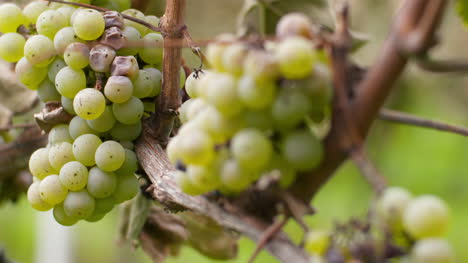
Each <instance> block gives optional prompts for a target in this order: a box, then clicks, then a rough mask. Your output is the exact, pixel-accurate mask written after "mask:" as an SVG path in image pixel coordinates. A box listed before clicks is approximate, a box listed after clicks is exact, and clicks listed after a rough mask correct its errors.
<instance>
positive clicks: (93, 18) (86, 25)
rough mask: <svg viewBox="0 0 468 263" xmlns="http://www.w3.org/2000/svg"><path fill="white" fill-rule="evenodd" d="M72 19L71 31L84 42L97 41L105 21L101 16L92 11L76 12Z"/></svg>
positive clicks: (102, 31)
mask: <svg viewBox="0 0 468 263" xmlns="http://www.w3.org/2000/svg"><path fill="white" fill-rule="evenodd" d="M77 12H78V13H77V14H76V15H74V17H73V20H72V21H73V24H72V26H73V29H74V30H75V33H76V35H77V36H78V37H79V38H81V39H84V40H95V39H98V38H99V37H100V36H101V35H102V33H104V28H105V21H104V17H103V16H102V14H101V13H100V12H98V11H96V10H93V9H83V10H78V11H77Z"/></svg>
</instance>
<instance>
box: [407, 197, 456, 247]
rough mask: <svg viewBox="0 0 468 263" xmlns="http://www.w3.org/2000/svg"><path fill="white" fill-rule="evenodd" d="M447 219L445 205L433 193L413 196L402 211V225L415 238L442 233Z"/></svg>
mask: <svg viewBox="0 0 468 263" xmlns="http://www.w3.org/2000/svg"><path fill="white" fill-rule="evenodd" d="M448 221H449V211H448V208H447V205H446V204H445V203H444V202H443V201H442V200H441V199H440V198H438V197H436V196H433V195H423V196H420V197H417V198H414V199H413V200H411V201H410V202H409V204H408V205H407V207H406V209H405V211H404V213H403V226H404V228H405V230H406V231H407V232H408V233H409V234H410V235H411V236H412V237H413V238H415V239H421V238H427V237H439V236H441V235H443V234H444V233H445V232H446V230H447V226H448Z"/></svg>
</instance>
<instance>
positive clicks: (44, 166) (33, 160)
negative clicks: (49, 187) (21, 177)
mask: <svg viewBox="0 0 468 263" xmlns="http://www.w3.org/2000/svg"><path fill="white" fill-rule="evenodd" d="M29 171H30V172H31V174H32V175H34V176H35V177H37V178H38V179H43V178H44V177H46V176H48V175H51V174H54V173H57V171H56V170H55V169H54V168H53V167H52V165H51V164H50V162H49V149H48V148H39V149H37V150H36V151H35V152H33V153H32V154H31V157H30V158H29Z"/></svg>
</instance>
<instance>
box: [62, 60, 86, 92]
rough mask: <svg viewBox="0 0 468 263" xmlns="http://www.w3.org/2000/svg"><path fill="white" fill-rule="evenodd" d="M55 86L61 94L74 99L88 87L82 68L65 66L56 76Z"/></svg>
mask: <svg viewBox="0 0 468 263" xmlns="http://www.w3.org/2000/svg"><path fill="white" fill-rule="evenodd" d="M55 87H56V88H57V91H58V92H59V93H60V95H62V96H64V97H67V98H69V99H73V98H74V97H75V95H76V94H77V93H78V92H79V91H80V90H82V89H84V88H86V76H85V74H84V72H83V71H82V70H81V69H78V70H76V69H72V68H71V67H64V68H62V69H61V70H60V71H59V72H58V73H57V76H56V77H55Z"/></svg>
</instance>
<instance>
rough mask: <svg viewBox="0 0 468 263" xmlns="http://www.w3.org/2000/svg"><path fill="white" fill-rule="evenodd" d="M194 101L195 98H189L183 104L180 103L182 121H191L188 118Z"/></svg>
mask: <svg viewBox="0 0 468 263" xmlns="http://www.w3.org/2000/svg"><path fill="white" fill-rule="evenodd" d="M193 102H194V99H189V100H186V101H185V102H183V103H182V105H180V107H179V120H180V121H181V122H182V123H186V122H188V121H190V119H189V118H188V112H189V109H190V104H192V103H193Z"/></svg>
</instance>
